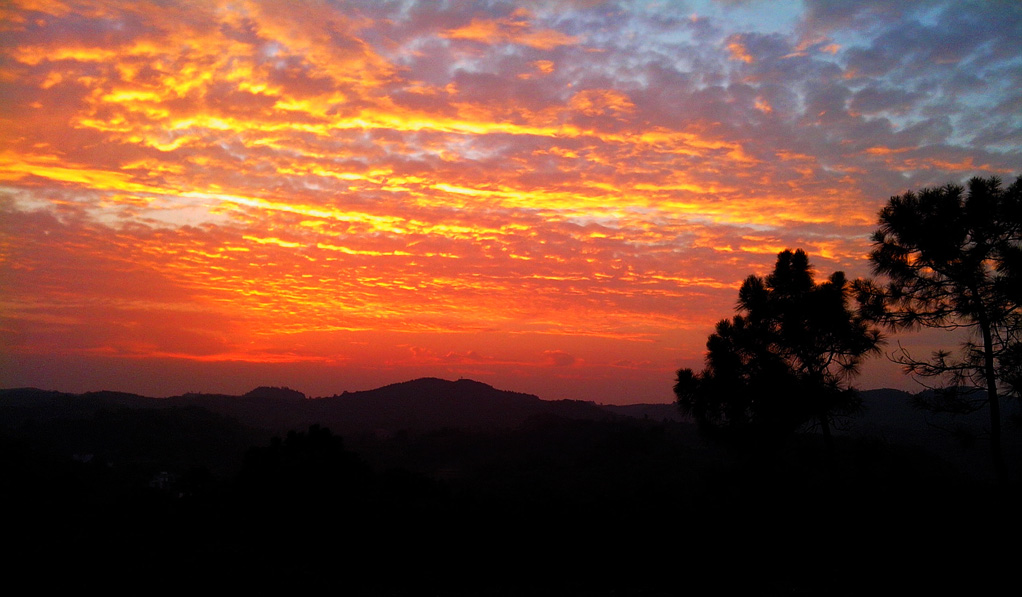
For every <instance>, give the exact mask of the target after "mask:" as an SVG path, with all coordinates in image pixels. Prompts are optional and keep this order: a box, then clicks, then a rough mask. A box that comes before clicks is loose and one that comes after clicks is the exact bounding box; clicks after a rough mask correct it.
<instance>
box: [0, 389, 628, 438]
mask: <svg viewBox="0 0 1022 597" xmlns="http://www.w3.org/2000/svg"><path fill="white" fill-rule="evenodd" d="M0 406H2V407H4V408H5V410H6V411H7V412H8V414H11V413H16V412H20V413H21V415H20V416H43V417H46V416H47V414H46V413H50V415H51V416H57V414H58V413H65V414H66V413H71V412H74V413H78V414H86V413H89V412H95V411H97V410H100V409H103V408H112V407H126V408H169V407H178V406H198V407H201V408H205V409H207V410H209V411H212V412H214V413H217V414H221V415H225V416H228V417H231V418H234V419H237V420H238V421H239V422H241V423H243V424H246V425H250V426H253V427H257V428H261V429H269V430H274V431H286V430H288V429H302V428H305V427H307V426H308V425H311V424H314V423H315V424H320V425H323V426H326V427H329V428H330V429H332V430H334V431H335V432H338V433H341V434H347V435H351V434H383V435H387V434H392V433H395V432H397V431H401V430H420V431H422V430H430V429H441V428H444V427H457V428H510V427H515V426H517V425H520V424H521V423H523V422H524V421H526V420H527V419H529V418H531V417H535V416H559V417H565V418H576V419H591V420H603V419H609V418H614V417H620V416H625V415H623V414H621V413H615V412H612V411H611V410H609V409H608V408H604V407H601V406H599V405H597V404H595V403H593V402H584V401H578V400H555V401H548V400H542V399H540V398H539V397H538V396H535V395H532V394H524V393H521V392H512V391H507V390H498V389H496V388H494V387H493V386H490V385H488V384H485V383H482V382H478V381H474V380H470V379H459V380H457V381H449V380H445V379H439V378H435V377H426V378H420V379H414V380H411V381H406V382H400V383H395V384H390V385H387V386H383V387H380V388H376V389H373V390H364V391H357V392H343V393H341V394H335V395H333V396H329V397H323V398H308V397H306V395H305V394H303V393H302V392H299V391H297V390H293V389H291V388H286V387H285V388H281V387H269V386H261V387H258V388H255V389H253V390H252V391H250V392H247V393H245V394H243V395H241V396H235V395H227V394H201V393H188V394H183V395H180V396H172V397H169V398H151V397H146V396H141V395H138V394H129V393H121V392H106V391H102V392H87V393H84V394H68V393H62V392H54V391H48V390H40V389H37V388H16V389H6V390H0ZM12 416H14V417H17V416H19V415H12Z"/></svg>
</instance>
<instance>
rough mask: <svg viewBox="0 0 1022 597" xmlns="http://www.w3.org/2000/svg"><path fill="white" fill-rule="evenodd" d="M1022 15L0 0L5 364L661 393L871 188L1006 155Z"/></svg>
mask: <svg viewBox="0 0 1022 597" xmlns="http://www.w3.org/2000/svg"><path fill="white" fill-rule="evenodd" d="M1020 40H1022V3H1019V2H1017V1H1015V0H1006V1H1003V2H999V1H981V2H969V1H941V2H933V1H918V2H902V1H898V0H890V1H880V0H864V1H855V2H852V1H838V0H828V1H823V2H784V1H780V2H776V1H761V2H760V1H751V0H750V1H741V0H728V1H723V0H721V1H710V0H701V1H677V2H673V1H638V0H637V1H630V2H629V1H619V2H600V1H597V0H576V1H570V0H562V1H538V0H537V1H533V2H486V1H464V2H460V1H448V2H427V1H421V2H416V1H413V0H403V1H368V0H367V1H365V2H342V1H337V2H325V1H324V2H301V3H299V2H285V1H279V2H278V1H265V2H264V1H236V2H235V1H231V2H227V1H224V2H217V1H212V0H211V1H198V0H197V1H194V2H185V1H173V0H170V1H168V0H159V1H149V2H147V1H138V0H124V1H123V2H118V1H101V2H71V1H67V2H63V1H57V0H53V1H50V0H13V1H10V0H8V1H5V2H3V3H2V5H0V387H19V386H36V387H41V388H45V389H54V390H63V391H74V392H79V391H87V390H98V389H111V390H121V391H130V392H139V393H144V394H148V395H153V396H169V395H173V394H178V393H182V392H186V391H205V392H228V393H244V392H245V391H248V390H250V389H252V388H253V387H255V386H258V385H283V386H289V387H292V388H294V389H297V390H300V391H303V392H305V393H306V394H309V395H311V396H323V395H331V394H334V393H340V392H341V391H342V390H360V389H368V388H372V387H377V386H380V385H384V384H387V383H394V382H398V381H404V380H407V379H412V378H415V377H422V376H435V377H443V378H447V379H457V378H459V377H468V378H472V379H476V380H479V381H483V382H486V383H490V384H492V385H494V386H497V387H499V388H502V389H509V390H516V391H522V392H529V393H534V394H538V395H540V396H541V397H543V398H548V399H559V398H575V399H582V400H594V401H597V402H604V403H629V402H667V401H670V400H672V399H673V394H672V392H671V385H672V384H673V378H674V372H675V371H676V370H677V369H678V368H679V367H692V368H697V369H698V368H700V367H701V366H702V359H703V353H704V351H705V342H706V338H707V335H708V334H709V333H710V332H711V331H712V329H713V325H714V323H715V322H716V321H717V320H719V319H721V318H724V317H729V316H731V315H732V314H733V308H734V304H735V300H736V297H737V290H738V287H739V285H740V284H741V281H742V280H743V279H744V278H745V277H746V276H748V275H749V274H765V273H767V272H768V271H769V269H770V268H771V267H772V265H773V263H774V260H775V257H776V254H777V253H778V252H779V251H781V250H783V249H785V248H803V249H805V250H806V252H807V253H809V256H810V259H811V261H812V263H813V265H814V266H815V267H816V268H817V271H818V275H819V277H821V278H822V277H825V276H827V275H829V274H830V273H831V272H833V271H834V270H843V271H845V272H846V273H847V274H848V276H849V277H856V276H863V275H867V274H869V267H868V263H867V262H866V261H865V259H864V256H865V254H866V252H867V251H868V248H869V234H870V232H871V231H872V229H873V228H874V226H875V224H876V214H877V211H878V209H879V208H880V207H881V205H882V204H883V203H884V202H885V201H886V200H887V199H888V198H890V197H891V196H892V195H896V194H900V193H903V192H905V191H907V190H910V189H918V188H921V187H923V186H931V185H941V184H945V183H948V182H952V181H955V182H962V181H965V180H967V179H968V178H970V177H972V176H991V175H996V176H999V177H1001V178H1002V179H1004V180H1005V181H1007V182H1010V181H1012V180H1014V178H1015V176H1016V175H1017V174H1019V173H1022V149H1020V148H1022V43H1020ZM899 339H900V340H902V341H903V342H904V343H906V345H908V346H912V345H913V342H916V343H917V344H918V343H919V342H922V341H921V340H920V339H919V338H917V337H914V336H904V337H901V336H899V337H896V338H893V339H892V342H896V341H897V340H899ZM920 346H921V344H920ZM889 348H890V347H889ZM857 385H858V386H860V387H866V388H870V387H884V386H890V387H902V388H906V389H907V388H911V387H913V386H912V385H911V382H910V381H909V380H907V379H906V378H904V377H903V376H902V375H901V374H900V372H899V370H898V368H897V367H896V366H895V365H892V364H890V363H888V362H887V361H885V360H884V359H877V360H876V361H875V362H872V363H870V365H869V366H868V367H866V369H865V372H864V374H863V375H862V376H861V377H860V378H859V379H858V380H857Z"/></svg>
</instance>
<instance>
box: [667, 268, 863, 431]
mask: <svg viewBox="0 0 1022 597" xmlns="http://www.w3.org/2000/svg"><path fill="white" fill-rule="evenodd" d="M850 292H851V286H850V284H849V282H848V281H847V280H846V278H845V275H844V273H842V272H840V271H839V272H834V273H833V274H832V275H831V276H830V277H829V279H827V281H825V282H823V283H817V282H816V281H815V274H814V271H813V268H812V267H811V266H810V264H809V258H808V256H807V255H806V253H805V252H804V251H802V250H801V249H799V250H796V251H791V250H786V251H783V252H781V253H780V254H778V256H777V263H776V265H775V266H774V270H773V272H772V273H771V274H770V275H768V276H766V277H760V276H755V275H752V276H749V277H748V278H746V280H745V282H744V283H743V284H742V287H741V289H740V290H739V293H738V304H737V314H736V315H735V316H734V317H732V318H731V319H725V320H722V321H720V322H718V323H717V326H716V329H715V332H714V333H713V334H711V335H710V337H709V339H708V340H707V343H706V347H707V354H706V365H705V368H704V369H703V371H702V372H700V373H695V372H693V371H692V370H691V369H681V370H679V371H678V377H677V382H676V384H675V386H674V392H675V394H676V396H677V399H678V404H679V405H680V407H681V408H682V410H683V411H684V412H686V413H688V414H690V415H692V416H693V417H694V418H695V419H696V420H697V421H698V422H699V423H700V425H701V426H702V427H703V428H704V429H707V430H712V431H717V432H723V433H726V434H731V435H741V436H746V437H757V438H777V437H782V436H784V435H786V434H789V433H792V432H794V431H796V430H797V429H798V428H800V427H802V426H803V425H806V424H810V423H815V424H818V425H819V426H820V429H821V430H822V432H823V434H824V436H825V437H826V438H827V441H828V443H830V430H831V427H832V424H833V419H834V418H835V417H837V416H840V415H843V414H848V413H850V412H852V411H854V410H855V408H856V406H857V405H858V401H857V398H856V396H855V393H854V391H853V389H852V388H851V386H850V383H849V382H850V379H851V378H852V377H853V376H854V375H855V373H856V372H857V370H858V366H859V364H860V362H861V361H862V359H863V358H864V357H865V356H867V355H869V354H871V353H873V352H876V351H877V350H878V347H879V344H880V342H881V335H880V333H879V331H878V330H877V329H876V328H873V327H871V326H869V325H868V324H867V323H865V322H864V321H863V320H862V319H861V318H860V317H859V316H858V315H857V314H856V313H855V312H854V311H853V310H852V309H850V308H849V302H850Z"/></svg>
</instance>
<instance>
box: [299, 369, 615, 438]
mask: <svg viewBox="0 0 1022 597" xmlns="http://www.w3.org/2000/svg"><path fill="white" fill-rule="evenodd" d="M307 406H308V407H309V409H310V410H309V412H310V414H313V415H314V418H316V420H317V421H321V422H323V424H324V425H327V426H328V427H330V428H331V429H337V430H340V431H341V433H342V434H343V433H347V434H349V435H360V434H366V433H373V434H376V435H388V434H392V433H394V432H396V431H401V430H419V431H421V430H430V429H442V428H445V427H453V428H463V429H485V428H504V429H507V428H512V427H515V426H517V425H520V424H521V423H523V422H524V421H526V420H527V419H529V418H530V417H534V416H539V415H556V416H562V417H567V418H579V419H606V418H609V417H611V416H612V415H611V414H609V413H608V412H606V411H604V410H603V409H601V408H599V407H598V406H596V405H595V404H593V403H591V402H580V401H573V400H558V401H546V400H541V399H540V398H539V397H537V396H534V395H531V394H523V393H519V392H510V391H506V390H498V389H496V388H494V387H493V386H490V385H488V384H485V383H481V382H477V381H472V380H469V379H460V380H457V381H448V380H444V379H437V378H422V379H416V380H412V381H407V382H403V383H396V384H391V385H388V386H384V387H382V388H377V389H375V390H366V391H361V392H345V393H344V394H341V395H339V396H331V397H329V398H320V399H317V400H313V401H310V403H309V404H308V405H307Z"/></svg>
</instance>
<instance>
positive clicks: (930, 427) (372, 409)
mask: <svg viewBox="0 0 1022 597" xmlns="http://www.w3.org/2000/svg"><path fill="white" fill-rule="evenodd" d="M860 395H861V396H862V398H863V406H864V410H863V412H862V413H861V414H859V415H858V416H855V417H851V418H849V419H848V420H846V421H845V422H844V425H842V426H841V427H840V428H838V429H836V430H835V431H836V433H837V434H838V435H840V436H843V437H846V438H850V439H852V440H853V441H854V440H869V441H877V442H881V443H896V444H901V445H905V446H915V447H918V448H922V449H924V450H926V451H928V452H932V453H935V454H937V455H940V456H941V457H942V458H944V459H945V460H946V461H948V462H954V463H955V464H956V465H957V466H958V467H959V468H961V469H963V470H970V471H979V470H982V469H984V468H986V466H987V463H986V460H987V448H986V447H985V442H983V441H982V437H983V434H984V432H985V425H986V422H985V421H986V420H985V418H984V417H985V413H973V414H972V415H969V416H967V417H951V416H943V417H939V416H935V415H932V414H929V413H925V412H922V411H920V410H918V409H917V408H915V407H914V406H913V405H912V400H911V397H912V394H910V393H908V392H904V391H900V390H891V389H880V390H866V391H862V392H860ZM1017 406H1018V405H1017V404H1014V405H1009V404H1005V406H1004V409H1005V412H1006V413H1009V414H1012V413H1014V414H1013V416H1014V417H1018V416H1019V415H1018V414H1017V413H1018V409H1017ZM190 408H191V409H195V408H198V409H202V410H204V411H208V412H209V413H211V414H212V415H216V416H219V417H225V418H226V419H227V420H229V421H233V422H236V423H237V424H240V425H242V426H244V427H245V428H247V429H252V430H259V431H260V432H264V433H265V432H269V433H272V434H285V433H286V432H288V431H290V430H302V429H306V428H308V427H309V426H310V425H313V424H318V425H321V426H324V427H327V428H329V429H330V430H332V431H333V432H334V433H337V434H339V435H341V436H344V437H346V438H349V439H351V440H355V441H360V440H374V439H385V438H388V437H393V436H395V435H396V434H399V433H402V432H413V433H428V432H432V431H439V430H444V429H460V430H467V431H473V430H475V431H494V430H514V429H518V428H521V426H522V425H523V424H525V423H527V422H529V421H530V420H543V419H545V420H551V419H555V418H556V419H562V420H576V421H615V420H617V421H625V420H629V419H640V420H644V421H649V422H652V423H660V422H664V421H670V422H672V423H677V424H679V425H682V426H687V427H685V429H687V431H684V433H686V434H689V435H691V436H692V437H693V438H694V437H695V436H696V430H695V426H694V425H692V424H691V420H690V419H688V418H687V417H685V416H683V415H682V413H681V412H680V411H679V410H678V408H677V406H676V405H674V404H634V405H624V406H613V405H599V404H596V403H594V402H588V401H581V400H553V401H548V400H542V399H540V398H539V397H538V396H535V395H532V394H525V393H521V392H513V391H507V390H500V389H497V388H494V387H493V386H490V385H488V384H485V383H482V382H478V381H474V380H470V379H459V380H456V381H451V380H445V379H439V378H435V377H426V378H420V379H414V380H410V381H405V382H400V383H395V384H390V385H386V386H383V387H380V388H376V389H372V390H363V391H355V392H342V393H341V394H335V395H333V396H328V397H319V398H311V397H307V396H306V395H305V394H303V393H302V392H299V391H297V390H293V389H291V388H286V387H271V386H261V387H258V388H255V389H253V390H251V391H249V392H247V393H245V394H243V395H227V394H203V393H188V394H183V395H180V396H172V397H168V398H152V397H146V396H141V395H138V394H131V393H124V392H111V391H99V392H86V393H82V394H70V393H63V392H57V391H49V390H41V389H38V388H14V389H0V431H17V430H18V429H30V428H32V425H34V424H35V423H36V422H40V421H53V422H59V423H60V424H61V425H65V426H66V425H70V426H71V427H69V429H70V428H73V427H74V425H73V423H74V421H76V420H79V421H81V420H90V419H96V418H97V417H98V418H102V417H103V416H105V415H104V413H116V412H117V411H118V410H119V409H137V410H140V411H147V410H148V411H152V410H159V409H176V411H184V410H186V409H190ZM168 414H170V415H174V416H175V417H186V418H187V417H192V418H193V419H194V418H195V417H198V415H189V414H187V413H184V412H176V413H168ZM1012 420H1013V418H1012V417H1007V418H1006V421H1012ZM1020 420H1022V419H1020ZM678 429H679V431H681V428H678ZM949 430H950V431H949ZM956 431H957V435H956V433H955V432H956ZM970 437H971V438H980V439H979V441H976V440H972V442H971V444H970V443H969V442H968V440H969V438H970ZM1020 439H1022V438H1020V437H1019V435H1018V434H1007V436H1006V438H1005V450H1006V453H1010V454H1022V445H1020V444H1022V441H1020Z"/></svg>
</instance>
